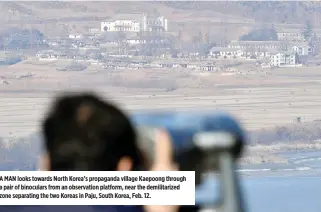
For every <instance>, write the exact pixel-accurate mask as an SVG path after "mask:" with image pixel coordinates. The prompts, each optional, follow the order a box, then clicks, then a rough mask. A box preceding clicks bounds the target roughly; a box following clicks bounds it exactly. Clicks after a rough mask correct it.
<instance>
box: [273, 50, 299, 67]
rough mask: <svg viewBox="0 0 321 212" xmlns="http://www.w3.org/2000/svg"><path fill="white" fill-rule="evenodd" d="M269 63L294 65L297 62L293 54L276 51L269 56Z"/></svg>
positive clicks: (282, 65) (277, 65)
mask: <svg viewBox="0 0 321 212" xmlns="http://www.w3.org/2000/svg"><path fill="white" fill-rule="evenodd" d="M270 64H271V66H272V67H286V66H295V65H296V64H298V61H297V57H296V55H295V54H284V53H277V54H275V55H272V56H271V59H270Z"/></svg>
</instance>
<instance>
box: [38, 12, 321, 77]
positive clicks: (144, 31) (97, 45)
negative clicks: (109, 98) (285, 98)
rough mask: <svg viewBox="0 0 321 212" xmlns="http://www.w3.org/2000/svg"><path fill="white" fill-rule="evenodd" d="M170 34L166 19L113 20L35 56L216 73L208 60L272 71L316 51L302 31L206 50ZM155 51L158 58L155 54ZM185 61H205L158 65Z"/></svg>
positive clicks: (54, 43) (57, 42) (56, 42)
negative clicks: (250, 63) (238, 62)
mask: <svg viewBox="0 0 321 212" xmlns="http://www.w3.org/2000/svg"><path fill="white" fill-rule="evenodd" d="M119 32H122V33H119ZM150 32H151V33H150ZM166 32H168V20H167V19H166V18H165V17H163V16H159V17H156V16H147V15H142V16H141V17H140V18H138V19H122V20H108V21H103V22H101V23H100V28H98V29H90V30H89V31H88V32H87V33H83V34H70V35H69V36H68V38H59V39H54V40H48V41H47V44H48V45H49V46H50V47H51V48H52V50H49V51H48V50H46V51H41V52H38V53H37V55H36V57H37V58H39V59H40V60H57V59H66V60H73V61H82V62H87V63H90V64H100V65H102V66H104V67H105V68H114V69H117V68H120V67H122V68H124V67H127V68H135V69H136V68H144V67H158V68H177V67H179V68H191V69H198V70H208V71H213V70H216V68H215V65H213V64H209V63H208V62H210V61H213V60H215V59H219V60H224V59H231V60H234V59H238V60H255V61H260V64H262V67H269V68H272V67H293V66H300V65H301V62H302V58H304V57H307V56H308V55H311V54H313V53H315V48H314V47H312V46H310V45H309V42H307V41H306V40H305V38H304V35H303V33H302V32H301V31H300V30H296V31H293V30H286V31H282V30H280V31H278V32H277V38H278V40H276V41H240V40H232V41H231V42H230V43H228V44H227V45H225V46H222V47H220V46H215V47H212V48H208V46H207V48H208V49H207V50H204V48H203V47H204V46H205V45H204V46H202V45H200V44H198V45H196V44H195V43H193V41H190V43H189V44H187V43H183V44H182V43H179V44H178V43H173V42H172V40H171V41H169V37H170V36H168V35H170V33H166ZM120 34H122V36H120ZM320 35H321V32H320ZM176 42H179V41H176ZM178 46H180V47H179V48H177V47H178ZM196 47H197V48H196ZM151 50H153V51H154V52H157V55H154V54H151V53H150V52H151ZM110 58H113V59H110ZM146 58H149V62H148V63H147V62H142V61H144V60H145V59H146ZM186 59H189V61H193V59H196V60H197V61H202V62H198V63H197V64H194V63H191V62H184V63H182V62H176V63H174V62H166V64H164V63H160V62H155V63H153V61H156V60H163V61H164V60H167V61H169V60H171V61H179V60H186ZM118 60H120V61H126V62H117V61H118ZM115 61H116V62H115ZM130 61H131V62H130ZM137 61H138V62H137ZM139 61H140V62H139ZM194 61H195V60H194Z"/></svg>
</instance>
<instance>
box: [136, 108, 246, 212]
mask: <svg viewBox="0 0 321 212" xmlns="http://www.w3.org/2000/svg"><path fill="white" fill-rule="evenodd" d="M132 121H133V123H134V124H135V126H136V129H137V133H138V139H139V145H140V148H141V150H142V151H143V152H144V153H145V154H147V159H148V160H149V161H153V159H154V158H153V157H154V152H153V151H154V149H155V133H156V131H157V130H158V129H165V130H166V131H167V132H168V133H169V135H170V137H171V140H172V142H173V147H174V156H175V160H176V162H177V163H178V164H179V167H180V170H181V171H195V179H196V182H195V183H196V186H198V185H201V184H202V183H203V182H202V176H204V175H205V174H208V173H218V174H219V176H220V188H221V192H220V199H219V201H218V205H217V204H216V205H211V206H204V207H206V208H208V207H211V208H212V207H213V209H214V208H217V207H219V211H223V212H243V211H244V209H243V201H242V198H241V193H240V188H239V181H238V178H237V175H236V172H235V165H236V163H235V162H236V160H237V158H239V157H240V155H241V153H242V150H243V146H244V143H245V140H246V135H245V132H244V131H243V129H242V127H241V126H240V124H239V123H238V122H237V121H236V120H235V119H234V118H233V117H232V116H230V115H228V114H226V113H218V112H207V113H197V112H191V111H186V112H177V111H173V112H144V113H137V114H135V115H134V116H133V117H132ZM209 195H211V194H209ZM196 204H199V203H198V202H196ZM202 207H203V206H202ZM210 211H213V210H210ZM214 211H215V209H214Z"/></svg>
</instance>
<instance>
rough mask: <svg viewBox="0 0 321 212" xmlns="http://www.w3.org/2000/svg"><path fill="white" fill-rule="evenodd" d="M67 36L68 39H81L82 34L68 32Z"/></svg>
mask: <svg viewBox="0 0 321 212" xmlns="http://www.w3.org/2000/svg"><path fill="white" fill-rule="evenodd" d="M68 37H69V38H70V39H81V38H82V35H81V34H70V35H69V36H68Z"/></svg>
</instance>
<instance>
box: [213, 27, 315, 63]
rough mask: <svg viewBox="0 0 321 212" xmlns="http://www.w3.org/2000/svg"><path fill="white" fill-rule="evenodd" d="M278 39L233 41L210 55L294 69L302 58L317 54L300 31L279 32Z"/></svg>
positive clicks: (214, 50)
mask: <svg viewBox="0 0 321 212" xmlns="http://www.w3.org/2000/svg"><path fill="white" fill-rule="evenodd" d="M319 34H320V35H321V32H319ZM277 38H278V40H277V41H238V40H237V41H236V40H235V41H231V42H230V43H229V44H228V45H227V46H225V47H213V48H212V49H211V50H210V55H211V56H212V57H216V58H219V57H222V58H242V59H260V60H265V61H266V62H265V63H263V65H264V67H293V66H300V65H302V64H301V59H300V58H306V57H307V56H308V55H312V54H315V53H316V52H317V49H316V48H315V47H314V46H311V45H310V43H309V42H308V41H306V40H305V37H304V35H303V33H302V32H301V31H300V30H299V29H298V30H293V29H292V30H291V29H290V30H286V31H278V32H277Z"/></svg>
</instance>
